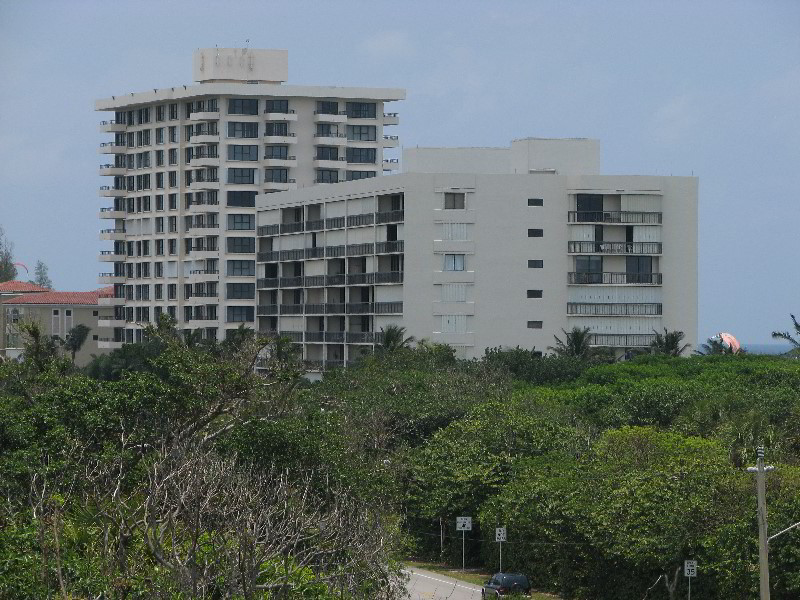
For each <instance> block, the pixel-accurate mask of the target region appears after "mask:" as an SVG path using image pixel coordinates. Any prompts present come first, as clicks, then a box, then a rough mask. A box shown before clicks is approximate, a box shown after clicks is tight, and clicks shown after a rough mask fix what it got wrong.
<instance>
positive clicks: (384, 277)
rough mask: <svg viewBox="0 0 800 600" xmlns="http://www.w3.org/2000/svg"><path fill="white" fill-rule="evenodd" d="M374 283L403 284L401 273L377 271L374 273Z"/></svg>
mask: <svg viewBox="0 0 800 600" xmlns="http://www.w3.org/2000/svg"><path fill="white" fill-rule="evenodd" d="M375 283H376V284H379V283H403V272H402V271H378V272H376V273H375Z"/></svg>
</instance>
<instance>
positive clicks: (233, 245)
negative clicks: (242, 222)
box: [227, 237, 256, 254]
mask: <svg viewBox="0 0 800 600" xmlns="http://www.w3.org/2000/svg"><path fill="white" fill-rule="evenodd" d="M227 242H228V252H229V253H230V254H242V253H245V254H250V253H253V252H255V251H256V238H254V237H229V238H227Z"/></svg>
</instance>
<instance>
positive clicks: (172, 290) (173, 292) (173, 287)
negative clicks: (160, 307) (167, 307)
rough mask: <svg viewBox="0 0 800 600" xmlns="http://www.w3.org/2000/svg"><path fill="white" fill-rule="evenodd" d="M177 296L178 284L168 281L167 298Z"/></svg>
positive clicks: (170, 298)
mask: <svg viewBox="0 0 800 600" xmlns="http://www.w3.org/2000/svg"><path fill="white" fill-rule="evenodd" d="M177 297H178V284H177V283H169V284H167V300H175V298H177Z"/></svg>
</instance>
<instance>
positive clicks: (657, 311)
mask: <svg viewBox="0 0 800 600" xmlns="http://www.w3.org/2000/svg"><path fill="white" fill-rule="evenodd" d="M567 314H568V315H584V316H588V317H657V316H660V315H661V303H655V302H652V303H650V302H648V303H633V302H568V303H567Z"/></svg>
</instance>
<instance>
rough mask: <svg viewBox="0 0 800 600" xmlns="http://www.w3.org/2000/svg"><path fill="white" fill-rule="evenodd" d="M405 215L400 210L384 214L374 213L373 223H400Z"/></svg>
mask: <svg viewBox="0 0 800 600" xmlns="http://www.w3.org/2000/svg"><path fill="white" fill-rule="evenodd" d="M404 217H405V214H404V212H403V211H402V210H389V211H386V212H378V213H375V223H376V224H378V225H380V224H382V223H402V222H403V218H404Z"/></svg>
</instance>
